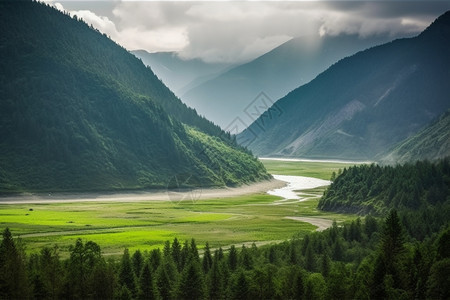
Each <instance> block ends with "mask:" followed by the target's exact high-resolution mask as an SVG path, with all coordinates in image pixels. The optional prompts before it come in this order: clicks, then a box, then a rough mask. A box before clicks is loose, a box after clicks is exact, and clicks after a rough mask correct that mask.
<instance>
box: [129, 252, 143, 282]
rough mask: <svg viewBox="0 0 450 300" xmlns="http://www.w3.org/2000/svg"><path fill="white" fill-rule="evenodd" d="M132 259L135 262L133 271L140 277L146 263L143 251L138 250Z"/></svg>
mask: <svg viewBox="0 0 450 300" xmlns="http://www.w3.org/2000/svg"><path fill="white" fill-rule="evenodd" d="M131 261H132V263H133V271H134V275H135V276H136V277H139V275H140V274H141V270H142V266H143V265H144V258H143V257H142V253H141V251H140V250H136V251H135V252H134V253H133V256H132V257H131Z"/></svg>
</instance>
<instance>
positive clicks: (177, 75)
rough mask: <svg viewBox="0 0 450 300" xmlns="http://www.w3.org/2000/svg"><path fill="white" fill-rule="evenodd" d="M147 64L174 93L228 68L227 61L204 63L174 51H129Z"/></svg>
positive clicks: (178, 92) (180, 91)
mask: <svg viewBox="0 0 450 300" xmlns="http://www.w3.org/2000/svg"><path fill="white" fill-rule="evenodd" d="M131 53H133V54H134V55H135V56H136V57H138V58H140V59H141V60H142V62H143V63H144V64H145V65H147V66H149V67H150V68H151V69H152V71H153V72H154V73H155V75H156V76H158V77H159V78H160V79H161V80H162V82H164V84H165V85H167V86H168V87H169V88H170V89H171V90H172V91H173V92H174V93H175V94H176V95H178V96H180V95H182V94H183V93H184V92H185V91H186V90H189V89H191V88H193V87H195V86H196V85H199V84H201V83H203V82H204V81H207V80H209V79H211V78H213V77H216V76H218V74H220V73H221V72H224V71H225V70H227V68H230V66H231V65H230V64H228V63H206V62H204V61H203V60H201V59H198V58H197V59H181V58H180V57H179V56H178V54H177V53H176V52H156V53H149V52H147V51H145V50H134V51H131Z"/></svg>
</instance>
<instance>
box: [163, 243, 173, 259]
mask: <svg viewBox="0 0 450 300" xmlns="http://www.w3.org/2000/svg"><path fill="white" fill-rule="evenodd" d="M170 252H171V248H170V241H166V242H165V243H164V248H163V255H164V257H168V256H170Z"/></svg>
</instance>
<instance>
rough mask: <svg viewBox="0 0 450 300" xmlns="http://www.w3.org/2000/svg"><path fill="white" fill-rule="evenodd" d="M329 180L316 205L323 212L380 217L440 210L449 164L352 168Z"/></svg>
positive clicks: (446, 192)
mask: <svg viewBox="0 0 450 300" xmlns="http://www.w3.org/2000/svg"><path fill="white" fill-rule="evenodd" d="M331 179H332V183H331V185H330V186H329V188H328V189H327V190H326V192H325V193H324V195H323V197H322V198H321V200H320V202H319V208H320V209H322V210H327V211H341V212H354V213H362V214H366V213H374V214H379V215H383V214H386V213H387V212H388V211H389V210H390V209H392V208H395V209H397V210H419V209H427V208H429V207H439V208H441V207H442V206H446V204H448V200H449V196H450V190H449V186H450V161H449V159H448V158H446V159H443V160H440V161H437V162H429V161H418V162H416V163H415V164H410V163H407V164H404V165H397V166H380V165H375V164H372V165H360V166H353V167H350V168H348V169H344V170H343V171H341V172H340V173H339V174H338V176H337V177H336V174H333V176H332V178H331ZM446 209H448V207H447V208H446Z"/></svg>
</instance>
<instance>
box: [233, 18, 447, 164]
mask: <svg viewBox="0 0 450 300" xmlns="http://www.w3.org/2000/svg"><path fill="white" fill-rule="evenodd" d="M449 28H450V12H447V13H446V14H444V15H442V16H441V17H439V18H438V19H437V20H436V21H435V22H434V23H433V24H432V25H430V26H429V27H428V28H427V29H426V30H425V31H424V32H422V33H421V34H420V35H419V36H417V37H414V38H408V39H400V40H395V41H393V42H390V43H387V44H384V45H381V46H377V47H374V48H371V49H368V50H365V51H362V52H359V53H357V54H355V55H353V56H351V57H348V58H345V59H343V60H341V61H339V62H338V63H336V64H334V65H333V66H332V67H330V68H329V69H328V70H326V71H325V72H323V73H322V74H320V75H319V76H317V77H316V78H315V79H314V80H313V81H311V82H310V83H308V84H306V85H304V86H302V87H299V88H297V89H296V90H294V91H292V92H291V93H289V94H288V95H286V96H285V97H283V98H282V99H280V100H278V101H277V102H276V104H275V106H274V107H272V109H271V110H269V111H268V112H266V113H265V114H264V115H263V116H262V117H260V118H259V119H257V120H256V121H255V122H254V123H253V124H252V125H251V126H250V127H249V128H248V129H247V130H246V131H245V132H243V133H242V134H241V135H240V136H239V140H240V142H241V143H243V144H245V145H249V148H250V149H251V150H252V151H253V152H254V153H256V154H257V155H259V156H292V157H308V158H337V159H352V160H355V159H361V160H372V159H374V158H375V157H376V155H378V154H380V153H383V152H385V151H386V150H388V149H389V148H391V147H393V146H394V145H395V144H397V143H399V142H400V141H402V140H404V139H406V138H407V137H409V136H411V135H413V134H414V133H417V132H418V131H419V130H420V129H421V128H423V127H424V126H426V125H427V124H429V123H430V122H431V120H433V119H434V118H436V117H438V116H439V115H441V114H442V113H443V112H445V111H446V110H447V109H448V108H449V102H448V95H449V94H450V85H449V84H448V78H450V56H449V55H448V53H450V30H449Z"/></svg>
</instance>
